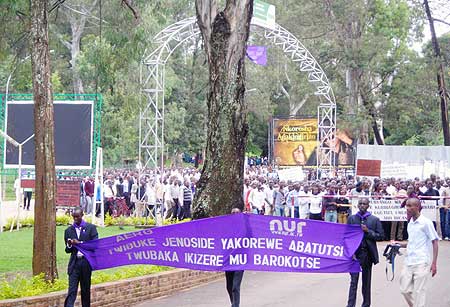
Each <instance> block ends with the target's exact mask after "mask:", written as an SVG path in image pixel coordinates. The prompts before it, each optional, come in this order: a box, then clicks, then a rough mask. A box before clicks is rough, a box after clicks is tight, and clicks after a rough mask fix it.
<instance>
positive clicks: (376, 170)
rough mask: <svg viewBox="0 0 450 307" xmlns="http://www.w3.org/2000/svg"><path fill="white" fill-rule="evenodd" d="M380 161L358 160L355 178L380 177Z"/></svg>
mask: <svg viewBox="0 0 450 307" xmlns="http://www.w3.org/2000/svg"><path fill="white" fill-rule="evenodd" d="M380 175H381V160H367V159H358V160H357V161H356V176H371V177H380Z"/></svg>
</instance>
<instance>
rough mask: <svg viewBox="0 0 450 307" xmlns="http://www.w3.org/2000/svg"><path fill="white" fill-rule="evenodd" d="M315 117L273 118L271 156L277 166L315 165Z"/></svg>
mask: <svg viewBox="0 0 450 307" xmlns="http://www.w3.org/2000/svg"><path fill="white" fill-rule="evenodd" d="M316 147H317V119H316V118H306V119H305V118H304V119H279V118H275V119H273V157H274V161H275V164H277V165H279V166H315V164H316V159H315V157H316Z"/></svg>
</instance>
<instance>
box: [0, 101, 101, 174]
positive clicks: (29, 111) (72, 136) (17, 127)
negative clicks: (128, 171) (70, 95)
mask: <svg viewBox="0 0 450 307" xmlns="http://www.w3.org/2000/svg"><path fill="white" fill-rule="evenodd" d="M93 118H94V101H91V100H80V101H72V100H71V101H55V102H54V120H55V163H56V167H57V168H59V169H90V168H91V165H92V146H93V145H92V144H93V124H94V123H93V122H94V119H93ZM5 122H6V124H5V126H6V127H5V128H6V133H7V134H8V135H9V136H11V137H12V138H13V139H15V140H16V141H17V142H19V143H21V142H23V141H24V140H26V139H27V138H28V137H30V136H31V135H33V133H34V103H33V101H32V100H14V101H7V103H6V112H5ZM4 142H5V143H4V146H3V148H4V153H3V157H4V167H5V168H17V167H18V159H19V150H18V148H17V147H14V146H13V145H12V144H10V143H8V142H6V140H4ZM34 163H35V158H34V139H31V140H30V141H29V142H27V143H25V144H24V145H23V153H22V166H23V167H24V168H34Z"/></svg>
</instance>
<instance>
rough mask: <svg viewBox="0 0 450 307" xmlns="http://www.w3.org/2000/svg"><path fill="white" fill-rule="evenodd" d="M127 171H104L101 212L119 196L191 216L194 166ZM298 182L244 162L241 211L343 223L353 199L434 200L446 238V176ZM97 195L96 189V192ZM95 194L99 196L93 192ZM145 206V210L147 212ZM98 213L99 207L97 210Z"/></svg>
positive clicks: (84, 187)
mask: <svg viewBox="0 0 450 307" xmlns="http://www.w3.org/2000/svg"><path fill="white" fill-rule="evenodd" d="M138 177H139V174H138V173H137V172H133V171H129V170H107V171H106V172H105V173H104V184H103V196H104V208H105V212H110V213H111V212H112V208H113V206H114V202H115V200H116V199H123V200H124V202H125V204H126V206H127V208H128V209H129V212H130V213H133V214H135V215H138V216H142V215H145V214H146V213H147V212H148V210H151V209H153V208H156V206H157V205H160V206H161V208H162V210H163V212H164V218H165V219H179V220H182V219H184V218H190V217H191V204H192V200H193V197H194V195H195V192H196V183H197V181H198V180H199V178H200V171H199V170H197V169H195V168H171V169H166V170H164V172H163V174H160V173H159V172H155V171H148V172H146V173H144V174H141V175H140V180H138ZM308 178H309V179H310V180H303V181H297V182H291V181H283V180H280V179H279V177H278V172H277V171H276V170H274V169H272V167H271V166H267V165H264V164H260V165H248V166H247V167H246V169H245V174H244V193H243V198H244V204H245V208H244V210H245V211H248V212H253V213H255V214H265V215H276V216H290V217H296V218H302V219H314V220H324V221H327V222H334V223H336V222H338V223H344V224H345V223H347V219H348V216H349V215H351V200H352V198H357V197H371V198H373V199H389V198H407V197H410V196H413V197H414V196H418V197H422V198H427V197H429V198H431V197H436V196H441V197H440V198H439V199H436V202H437V204H438V207H439V213H438V219H437V220H438V223H437V230H438V233H439V235H440V236H441V237H442V238H443V239H447V240H448V238H449V237H450V214H449V210H448V208H449V205H450V198H445V197H450V178H445V179H444V178H439V177H437V176H435V175H431V176H430V178H428V179H426V180H420V179H419V178H414V179H409V180H401V179H396V178H388V179H377V178H376V179H373V180H370V179H367V178H358V177H356V178H354V177H353V176H344V175H341V176H336V177H334V178H323V179H320V180H319V179H317V180H315V179H314V178H310V176H309V175H308ZM94 190H95V189H94V180H93V178H91V177H86V178H85V179H84V180H83V181H82V183H81V204H82V207H83V209H84V210H85V212H86V213H88V214H90V213H92V210H94V205H93V204H94V203H95V199H94V194H95V191H94ZM97 194H98V193H97ZM97 198H98V196H97ZM146 209H148V210H146ZM95 210H96V213H97V214H98V213H99V212H100V208H98V206H97V208H96V209H95ZM404 224H405V222H400V221H398V222H395V221H394V222H383V228H384V233H385V238H384V239H385V240H395V239H396V240H403V239H405V236H406V228H405V227H404Z"/></svg>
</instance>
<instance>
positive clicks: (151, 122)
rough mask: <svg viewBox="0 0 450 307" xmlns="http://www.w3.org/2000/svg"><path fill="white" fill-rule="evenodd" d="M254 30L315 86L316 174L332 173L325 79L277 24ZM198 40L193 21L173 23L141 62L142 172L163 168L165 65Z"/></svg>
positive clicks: (331, 104) (331, 118) (331, 113)
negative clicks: (319, 99) (316, 100)
mask: <svg viewBox="0 0 450 307" xmlns="http://www.w3.org/2000/svg"><path fill="white" fill-rule="evenodd" d="M255 29H256V30H260V31H262V32H263V33H262V34H263V37H264V38H265V39H266V40H268V41H269V42H271V44H273V45H274V46H277V47H279V48H281V49H282V50H283V52H284V54H285V55H286V56H287V57H288V58H290V59H291V60H292V61H293V62H294V63H296V65H297V66H298V68H299V70H300V71H301V72H305V73H307V76H308V81H309V82H311V83H312V84H313V85H314V86H315V88H316V91H315V92H314V94H315V95H316V96H318V97H321V103H320V105H319V106H318V110H317V118H318V135H317V137H318V141H319V146H318V148H317V153H316V154H317V171H318V172H319V170H325V171H331V170H333V169H334V167H335V163H336V161H335V155H334V153H333V150H332V149H331V147H332V145H333V144H334V138H335V134H336V100H335V96H334V93H333V89H332V88H331V86H330V83H329V81H328V78H327V76H326V75H325V73H324V71H323V69H322V68H321V67H320V65H319V63H317V61H316V60H315V58H314V57H313V56H312V54H311V53H310V52H309V51H308V50H307V49H306V47H305V46H304V45H303V44H302V43H301V42H300V41H299V40H298V39H297V38H296V37H295V36H294V35H293V34H291V33H290V32H289V31H287V30H286V29H284V28H283V27H281V26H280V25H278V24H276V25H275V27H274V28H273V29H270V28H265V27H261V26H259V25H258V26H256V25H252V31H254V30H255ZM198 36H200V30H199V28H198V26H197V19H196V17H191V18H187V19H184V20H181V21H179V22H176V23H174V24H172V25H170V26H168V27H167V28H165V29H164V30H162V31H161V32H159V33H158V34H157V35H156V36H155V37H154V38H153V44H154V45H156V46H157V47H156V48H155V49H154V50H153V51H152V52H151V53H150V54H149V55H146V56H145V57H144V59H143V61H142V65H141V71H140V79H141V91H142V94H143V96H145V98H146V103H145V104H144V105H143V107H142V108H141V110H140V116H139V162H140V163H139V165H140V167H142V168H146V167H150V166H151V167H155V168H157V167H161V168H163V163H164V162H163V160H164V159H163V152H164V80H165V78H164V76H165V65H166V63H167V61H168V60H169V58H170V55H171V54H172V53H173V52H174V51H175V49H177V48H178V47H179V46H180V45H182V44H184V43H186V42H188V41H193V40H194V39H196V38H197V37H198ZM158 160H160V161H159V163H160V164H159V163H158Z"/></svg>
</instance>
